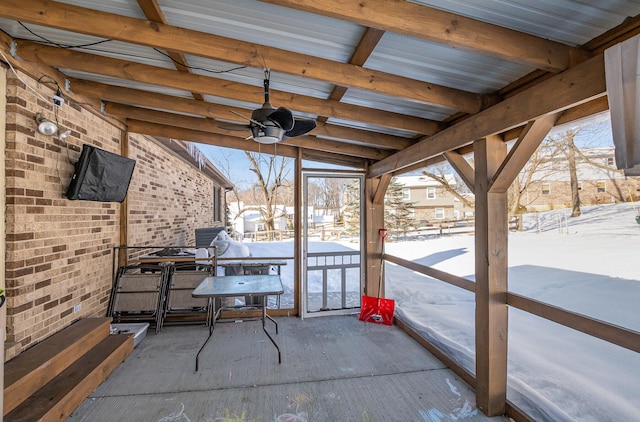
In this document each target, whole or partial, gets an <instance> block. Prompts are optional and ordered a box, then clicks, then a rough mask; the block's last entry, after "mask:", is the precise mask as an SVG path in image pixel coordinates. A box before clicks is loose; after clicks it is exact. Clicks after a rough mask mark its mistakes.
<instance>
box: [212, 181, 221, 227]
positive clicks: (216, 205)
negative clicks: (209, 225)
mask: <svg viewBox="0 0 640 422" xmlns="http://www.w3.org/2000/svg"><path fill="white" fill-rule="evenodd" d="M220 193H221V189H220V188H218V187H214V188H213V221H221V219H220V217H221V216H222V210H221V208H222V204H221V202H222V201H221V200H220Z"/></svg>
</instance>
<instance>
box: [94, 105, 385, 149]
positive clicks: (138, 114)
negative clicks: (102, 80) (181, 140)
mask: <svg viewBox="0 0 640 422" xmlns="http://www.w3.org/2000/svg"><path fill="white" fill-rule="evenodd" d="M104 111H105V112H106V113H107V114H110V115H113V116H122V117H124V118H127V119H133V120H138V121H145V122H150V123H157V124H161V125H166V126H176V127H181V128H185V129H193V130H197V131H201V132H208V133H213V134H219V135H225V136H232V137H236V138H241V139H243V140H244V142H245V143H255V142H254V141H252V140H246V137H247V135H248V133H249V131H248V130H247V132H240V131H229V130H225V129H222V128H220V127H219V126H218V123H217V122H215V121H213V120H211V119H205V118H201V117H192V116H184V115H180V114H175V113H167V112H164V111H157V110H150V109H147V108H141V107H132V106H128V105H123V104H117V103H111V102H107V103H105V106H104ZM282 145H293V146H298V147H303V148H307V149H314V150H318V151H324V152H332V153H336V154H342V155H349V156H354V157H358V158H366V159H371V160H381V159H383V158H385V157H388V156H389V155H390V152H389V151H384V150H381V149H378V148H368V147H363V146H359V145H353V144H348V143H345V142H336V141H331V140H328V139H319V138H316V137H314V136H300V137H297V138H291V139H288V140H286V141H283V142H282Z"/></svg>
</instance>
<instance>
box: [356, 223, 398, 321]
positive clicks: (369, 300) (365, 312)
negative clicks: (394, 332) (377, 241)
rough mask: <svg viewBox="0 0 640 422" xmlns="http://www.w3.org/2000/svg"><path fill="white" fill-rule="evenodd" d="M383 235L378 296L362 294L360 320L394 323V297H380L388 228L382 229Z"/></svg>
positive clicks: (381, 234) (381, 233)
mask: <svg viewBox="0 0 640 422" xmlns="http://www.w3.org/2000/svg"><path fill="white" fill-rule="evenodd" d="M379 233H380V236H381V237H382V254H381V255H380V280H379V281H378V296H377V297H376V296H362V306H361V308H360V318H359V319H360V321H364V322H373V323H374V324H383V325H392V324H393V311H394V309H395V307H396V304H395V301H394V300H392V299H383V298H381V297H380V294H381V292H382V276H383V271H384V239H385V237H387V229H380V231H379Z"/></svg>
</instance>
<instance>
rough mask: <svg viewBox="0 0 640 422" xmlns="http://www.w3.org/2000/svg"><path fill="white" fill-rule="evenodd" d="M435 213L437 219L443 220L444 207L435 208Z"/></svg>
mask: <svg viewBox="0 0 640 422" xmlns="http://www.w3.org/2000/svg"><path fill="white" fill-rule="evenodd" d="M435 215H436V218H437V219H438V220H443V219H444V208H436V209H435Z"/></svg>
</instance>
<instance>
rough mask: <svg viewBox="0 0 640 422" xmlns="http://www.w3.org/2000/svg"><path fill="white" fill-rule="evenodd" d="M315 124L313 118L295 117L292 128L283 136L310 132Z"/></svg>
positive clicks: (287, 136)
mask: <svg viewBox="0 0 640 422" xmlns="http://www.w3.org/2000/svg"><path fill="white" fill-rule="evenodd" d="M316 126H317V124H316V121H315V120H313V119H296V120H295V124H294V125H293V128H292V129H291V130H289V131H287V133H285V135H284V136H285V137H286V138H295V137H296V136H300V135H304V134H306V133H309V132H311V131H312V130H313V129H315V128H316Z"/></svg>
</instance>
